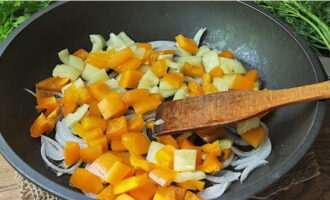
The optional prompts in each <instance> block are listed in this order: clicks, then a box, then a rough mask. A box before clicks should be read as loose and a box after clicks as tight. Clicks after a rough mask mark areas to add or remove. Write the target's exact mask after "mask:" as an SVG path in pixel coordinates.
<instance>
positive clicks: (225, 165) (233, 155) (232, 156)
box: [223, 153, 235, 168]
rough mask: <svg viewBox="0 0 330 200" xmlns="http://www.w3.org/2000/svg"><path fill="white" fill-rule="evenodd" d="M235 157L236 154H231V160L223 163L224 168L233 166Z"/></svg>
mask: <svg viewBox="0 0 330 200" xmlns="http://www.w3.org/2000/svg"><path fill="white" fill-rule="evenodd" d="M234 157H235V154H234V153H231V154H230V156H229V158H228V159H227V160H225V162H223V168H226V167H228V166H229V165H230V164H231V162H233V160H234Z"/></svg>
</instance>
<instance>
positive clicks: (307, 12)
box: [256, 1, 330, 55]
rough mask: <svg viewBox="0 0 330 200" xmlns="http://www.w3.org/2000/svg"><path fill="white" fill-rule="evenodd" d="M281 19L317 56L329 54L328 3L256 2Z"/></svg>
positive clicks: (329, 20) (329, 15)
mask: <svg viewBox="0 0 330 200" xmlns="http://www.w3.org/2000/svg"><path fill="white" fill-rule="evenodd" d="M256 3H257V4H259V5H260V6H261V7H263V8H265V9H267V10H269V11H271V12H272V13H273V14H275V15H276V16H278V17H280V18H281V19H283V20H284V21H285V22H286V23H287V24H289V25H290V26H291V27H292V28H293V30H294V31H295V32H296V33H298V34H299V35H300V36H301V37H302V38H304V39H305V40H306V41H307V42H308V43H309V44H310V46H311V47H312V48H313V49H314V51H315V52H316V54H318V55H321V54H323V55H329V52H330V28H329V24H330V2H329V1H257V2H256Z"/></svg>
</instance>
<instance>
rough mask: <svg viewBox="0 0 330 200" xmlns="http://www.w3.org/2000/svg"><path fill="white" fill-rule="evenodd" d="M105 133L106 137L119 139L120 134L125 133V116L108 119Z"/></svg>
mask: <svg viewBox="0 0 330 200" xmlns="http://www.w3.org/2000/svg"><path fill="white" fill-rule="evenodd" d="M106 133H107V137H108V139H120V137H121V135H123V134H124V133H127V121H126V117H124V116H121V117H118V118H114V119H111V120H109V121H108V126H107V131H106Z"/></svg>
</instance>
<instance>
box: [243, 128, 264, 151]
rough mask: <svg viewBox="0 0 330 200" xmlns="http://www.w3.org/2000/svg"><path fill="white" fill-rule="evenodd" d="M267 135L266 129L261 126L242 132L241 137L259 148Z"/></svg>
mask: <svg viewBox="0 0 330 200" xmlns="http://www.w3.org/2000/svg"><path fill="white" fill-rule="evenodd" d="M266 135H267V134H266V131H265V129H264V128H263V127H261V126H259V127H257V128H254V129H252V130H249V131H247V132H246V133H244V134H242V135H241V137H242V139H243V140H244V141H246V142H247V143H248V144H250V145H252V146H253V147H254V148H257V147H258V146H259V145H260V144H261V142H262V141H264V140H265V138H266Z"/></svg>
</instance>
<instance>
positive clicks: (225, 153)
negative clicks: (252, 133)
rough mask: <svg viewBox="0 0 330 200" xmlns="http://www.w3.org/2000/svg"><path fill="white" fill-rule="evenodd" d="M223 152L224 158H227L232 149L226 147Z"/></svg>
mask: <svg viewBox="0 0 330 200" xmlns="http://www.w3.org/2000/svg"><path fill="white" fill-rule="evenodd" d="M222 152H223V154H222V160H227V159H228V158H229V156H230V154H231V149H224V150H222Z"/></svg>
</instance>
